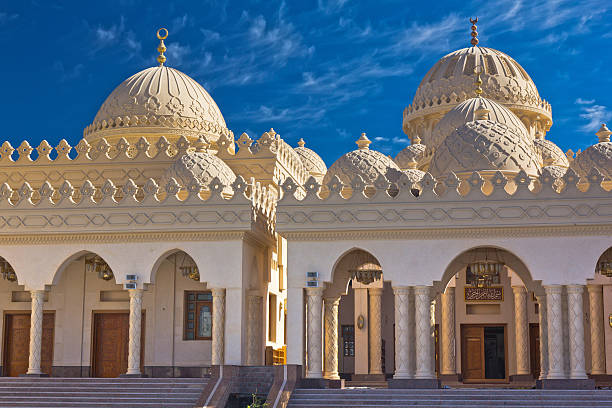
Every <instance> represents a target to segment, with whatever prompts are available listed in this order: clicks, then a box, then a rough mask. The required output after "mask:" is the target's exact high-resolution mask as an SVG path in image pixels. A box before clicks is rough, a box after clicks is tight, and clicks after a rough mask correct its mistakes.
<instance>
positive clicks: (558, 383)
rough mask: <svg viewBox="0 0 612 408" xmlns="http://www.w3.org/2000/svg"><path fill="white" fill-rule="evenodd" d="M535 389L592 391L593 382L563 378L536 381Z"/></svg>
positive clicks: (590, 380)
mask: <svg viewBox="0 0 612 408" xmlns="http://www.w3.org/2000/svg"><path fill="white" fill-rule="evenodd" d="M536 388H537V389H540V390H594V389H595V380H593V379H584V380H577V379H565V378H559V379H545V380H536Z"/></svg>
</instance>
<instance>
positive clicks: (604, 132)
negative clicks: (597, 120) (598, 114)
mask: <svg viewBox="0 0 612 408" xmlns="http://www.w3.org/2000/svg"><path fill="white" fill-rule="evenodd" d="M595 134H596V135H597V137H598V138H599V143H603V142H609V141H610V135H612V132H610V129H608V127H607V126H606V124H605V123H602V124H601V127H600V128H599V130H598V131H597V133H595Z"/></svg>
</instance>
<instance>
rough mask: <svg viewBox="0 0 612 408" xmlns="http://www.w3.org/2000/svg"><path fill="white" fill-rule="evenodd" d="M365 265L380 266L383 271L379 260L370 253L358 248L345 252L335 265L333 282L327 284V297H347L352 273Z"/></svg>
mask: <svg viewBox="0 0 612 408" xmlns="http://www.w3.org/2000/svg"><path fill="white" fill-rule="evenodd" d="M365 263H369V264H370V265H374V266H378V267H379V268H380V270H381V271H383V268H382V266H381V264H380V262H379V261H378V258H377V257H376V256H374V255H373V254H372V253H371V252H370V251H367V250H365V249H362V248H357V247H353V248H351V249H349V250H347V251H344V252H343V253H342V255H340V256H339V257H338V258H337V259H336V262H335V263H334V266H333V269H332V274H331V281H330V282H328V283H327V288H326V289H325V296H330V297H335V296H341V295H346V294H347V293H348V285H349V282H350V280H351V273H350V271H351V270H354V269H357V268H358V267H360V266H362V265H364V264H365ZM381 279H382V278H381Z"/></svg>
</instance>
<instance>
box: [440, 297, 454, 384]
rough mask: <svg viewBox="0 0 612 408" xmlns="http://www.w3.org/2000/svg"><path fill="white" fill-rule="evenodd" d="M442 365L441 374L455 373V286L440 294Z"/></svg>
mask: <svg viewBox="0 0 612 408" xmlns="http://www.w3.org/2000/svg"><path fill="white" fill-rule="evenodd" d="M441 337H442V367H441V369H440V371H441V374H445V375H454V374H457V363H456V355H455V288H453V287H448V288H446V291H445V292H444V293H443V294H442V336H441Z"/></svg>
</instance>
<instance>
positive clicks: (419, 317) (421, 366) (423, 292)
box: [414, 286, 434, 378]
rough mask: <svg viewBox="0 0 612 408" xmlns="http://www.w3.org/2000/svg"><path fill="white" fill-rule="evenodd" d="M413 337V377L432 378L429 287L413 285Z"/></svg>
mask: <svg viewBox="0 0 612 408" xmlns="http://www.w3.org/2000/svg"><path fill="white" fill-rule="evenodd" d="M414 308H415V326H416V327H415V329H416V333H415V337H416V341H415V343H416V374H415V378H434V371H433V369H434V364H433V360H434V350H433V344H434V343H433V335H434V327H433V325H432V320H431V288H430V287H429V286H415V288H414Z"/></svg>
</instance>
